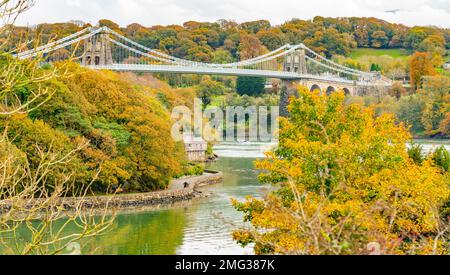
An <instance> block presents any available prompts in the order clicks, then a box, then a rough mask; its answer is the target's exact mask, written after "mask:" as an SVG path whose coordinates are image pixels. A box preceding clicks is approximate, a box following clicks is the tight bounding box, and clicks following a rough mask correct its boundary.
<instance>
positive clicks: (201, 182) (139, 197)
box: [2, 171, 223, 209]
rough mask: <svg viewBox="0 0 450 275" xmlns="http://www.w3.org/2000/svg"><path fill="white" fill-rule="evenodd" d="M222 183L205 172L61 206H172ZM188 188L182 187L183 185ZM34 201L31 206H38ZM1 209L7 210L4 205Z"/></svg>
mask: <svg viewBox="0 0 450 275" xmlns="http://www.w3.org/2000/svg"><path fill="white" fill-rule="evenodd" d="M222 181H223V173H221V172H214V171H206V172H205V173H204V174H203V175H201V176H193V177H186V178H182V179H178V180H174V181H173V182H172V183H171V185H170V187H169V189H167V190H163V191H156V192H149V193H136V194H116V195H114V196H95V197H85V198H63V199H61V205H63V206H64V208H66V209H75V208H79V207H80V205H82V207H83V208H90V209H93V208H99V209H103V208H113V209H117V208H119V209H120V208H133V207H143V206H155V205H164V204H173V203H177V202H182V201H188V200H192V199H194V198H199V197H205V196H206V195H205V194H204V193H203V192H201V191H200V190H199V188H201V187H204V186H208V185H213V184H219V183H221V182H222ZM186 182H187V183H188V185H189V186H188V187H186V188H185V187H184V183H186ZM38 203H39V202H38V201H34V202H33V204H38ZM2 207H5V208H8V207H7V206H6V205H3V206H2Z"/></svg>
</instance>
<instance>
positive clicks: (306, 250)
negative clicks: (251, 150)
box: [234, 88, 450, 255]
mask: <svg viewBox="0 0 450 275" xmlns="http://www.w3.org/2000/svg"><path fill="white" fill-rule="evenodd" d="M344 99H345V95H344V93H333V94H332V95H331V96H329V97H328V96H327V95H321V94H320V93H318V92H314V93H311V92H309V91H308V90H307V89H306V88H300V89H299V98H298V99H295V98H294V99H292V101H291V105H290V106H289V111H290V117H289V118H286V119H282V120H281V131H280V144H279V147H278V148H277V149H275V150H274V151H273V152H269V153H267V157H266V159H265V160H262V161H259V162H257V167H258V168H259V169H261V170H262V171H263V174H262V175H261V176H260V180H261V182H263V183H270V184H274V185H275V186H276V188H275V189H276V190H275V191H273V192H271V193H270V194H269V195H268V196H267V197H266V198H265V199H263V200H261V199H256V198H248V199H247V200H246V201H244V202H238V201H234V205H235V207H236V208H237V209H238V210H239V211H241V212H243V213H244V217H245V221H246V222H248V223H249V224H250V225H251V226H250V227H248V228H246V229H242V230H238V231H236V232H235V234H234V237H235V239H236V240H237V241H238V242H239V243H240V244H242V245H244V246H245V245H248V244H255V252H256V253H257V254H302V255H306V254H324V255H330V254H369V253H371V252H372V251H371V250H370V249H372V248H373V247H379V248H380V251H379V253H382V254H447V253H448V237H449V236H448V229H449V228H448V225H447V224H446V220H442V219H441V215H440V214H441V213H440V210H441V209H442V207H443V206H444V204H445V203H446V201H447V200H448V198H449V196H450V188H449V186H448V182H447V181H446V177H445V176H443V174H442V170H441V169H440V168H438V167H436V166H435V165H434V163H433V161H432V160H427V161H425V162H424V163H423V164H422V165H418V164H415V163H414V162H413V161H412V160H411V159H410V158H409V156H408V154H407V152H406V143H407V142H408V141H409V140H410V139H411V136H410V134H409V132H408V130H407V128H405V127H404V125H403V124H396V123H395V119H394V117H393V116H392V115H387V114H384V115H381V116H379V117H375V115H374V112H373V111H372V110H371V109H367V108H364V107H361V106H360V105H348V106H346V105H345V104H344Z"/></svg>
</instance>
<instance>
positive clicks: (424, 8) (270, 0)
mask: <svg viewBox="0 0 450 275" xmlns="http://www.w3.org/2000/svg"><path fill="white" fill-rule="evenodd" d="M389 10H399V11H398V12H397V13H395V14H394V13H387V12H386V11H389ZM317 15H320V16H326V17H348V16H357V17H377V18H380V19H384V20H386V21H389V22H392V23H402V24H405V25H408V26H416V25H421V26H428V25H433V26H439V27H445V28H450V0H36V4H35V6H34V7H33V8H32V9H31V10H29V11H28V12H26V13H25V14H24V15H22V16H21V17H20V18H19V20H18V23H19V24H20V25H35V24H39V23H55V22H68V21H70V20H81V21H84V22H87V23H91V24H94V25H95V24H96V23H97V22H98V20H99V19H110V20H112V21H114V22H117V23H119V24H120V25H121V26H123V27H124V26H127V25H129V24H131V23H139V24H141V25H143V26H147V27H149V26H153V25H171V24H182V23H184V22H186V21H190V20H194V21H202V22H214V21H217V20H219V19H229V20H235V21H237V22H246V21H252V20H259V19H268V20H270V22H271V23H272V24H274V25H278V24H281V23H283V22H285V21H287V20H290V19H292V18H300V19H312V18H313V17H314V16H317Z"/></svg>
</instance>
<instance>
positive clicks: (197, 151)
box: [183, 135, 208, 162]
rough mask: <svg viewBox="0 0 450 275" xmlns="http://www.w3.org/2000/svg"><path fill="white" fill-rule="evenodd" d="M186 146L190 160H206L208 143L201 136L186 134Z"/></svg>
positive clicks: (184, 138)
mask: <svg viewBox="0 0 450 275" xmlns="http://www.w3.org/2000/svg"><path fill="white" fill-rule="evenodd" d="M183 140H184V147H185V149H186V155H187V158H188V160H189V161H190V162H205V161H206V151H207V150H208V143H207V142H206V141H205V140H204V139H203V138H201V137H194V136H192V135H184V137H183Z"/></svg>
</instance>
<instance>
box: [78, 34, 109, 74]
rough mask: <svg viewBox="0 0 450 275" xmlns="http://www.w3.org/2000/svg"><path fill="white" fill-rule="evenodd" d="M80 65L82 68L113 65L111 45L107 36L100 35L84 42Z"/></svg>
mask: <svg viewBox="0 0 450 275" xmlns="http://www.w3.org/2000/svg"><path fill="white" fill-rule="evenodd" d="M81 63H82V64H83V66H105V65H111V64H113V58H112V51H111V43H110V42H109V39H108V35H107V34H105V33H100V34H97V35H95V36H93V37H91V38H89V39H88V40H87V41H86V45H85V50H84V54H83V58H82V61H81Z"/></svg>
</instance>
